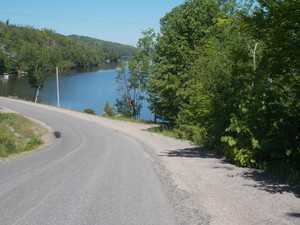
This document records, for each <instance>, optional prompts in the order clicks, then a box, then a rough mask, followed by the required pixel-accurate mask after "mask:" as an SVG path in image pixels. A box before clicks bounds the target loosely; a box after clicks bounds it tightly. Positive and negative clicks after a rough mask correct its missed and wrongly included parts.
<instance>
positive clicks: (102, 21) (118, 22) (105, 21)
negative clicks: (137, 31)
mask: <svg viewBox="0 0 300 225" xmlns="http://www.w3.org/2000/svg"><path fill="white" fill-rule="evenodd" d="M0 14H4V15H14V16H26V17H36V18H46V19H59V20H73V21H81V22H98V23H111V24H127V25H142V26H156V25H158V24H151V23H137V22H130V21H112V20H99V19H83V18H70V17H57V16H41V15H32V14H21V13H10V12H0Z"/></svg>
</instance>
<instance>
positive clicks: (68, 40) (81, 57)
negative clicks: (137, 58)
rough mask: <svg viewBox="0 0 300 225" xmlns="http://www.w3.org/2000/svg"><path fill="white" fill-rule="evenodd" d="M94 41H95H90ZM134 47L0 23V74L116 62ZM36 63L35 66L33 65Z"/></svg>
mask: <svg viewBox="0 0 300 225" xmlns="http://www.w3.org/2000/svg"><path fill="white" fill-rule="evenodd" d="M92 43H96V44H92ZM133 49H134V47H131V46H126V45H121V44H117V43H112V42H107V41H100V40H97V39H92V38H86V37H80V36H75V35H72V36H70V37H66V36H64V35H60V34H57V33H55V32H54V31H52V30H47V29H42V30H38V29H34V28H32V27H29V26H26V27H23V26H16V25H9V22H8V21H7V23H3V22H0V74H1V73H4V72H6V73H15V72H17V71H18V70H21V71H30V67H32V66H33V64H39V67H43V68H44V69H45V70H55V67H56V66H58V67H59V68H60V69H69V68H76V67H88V66H95V65H98V64H99V63H100V62H101V61H105V60H110V61H116V60H118V59H120V57H121V56H123V55H126V56H128V55H132V54H133ZM36 66H37V65H36Z"/></svg>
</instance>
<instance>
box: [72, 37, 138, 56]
mask: <svg viewBox="0 0 300 225" xmlns="http://www.w3.org/2000/svg"><path fill="white" fill-rule="evenodd" d="M69 37H70V38H72V39H73V40H75V41H76V42H77V44H79V45H82V46H85V47H86V48H92V49H98V50H99V51H103V54H104V58H105V59H120V58H121V56H133V55H134V49H135V48H134V47H132V46H130V45H123V44H119V43H115V42H110V41H102V40H99V39H95V38H90V37H85V36H78V35H70V36H69Z"/></svg>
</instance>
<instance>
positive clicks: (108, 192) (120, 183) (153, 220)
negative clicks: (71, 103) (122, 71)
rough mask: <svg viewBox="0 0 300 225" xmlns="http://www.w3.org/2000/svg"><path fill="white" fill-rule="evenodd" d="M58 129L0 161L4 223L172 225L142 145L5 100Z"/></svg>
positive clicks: (75, 119)
mask: <svg viewBox="0 0 300 225" xmlns="http://www.w3.org/2000/svg"><path fill="white" fill-rule="evenodd" d="M1 106H2V107H5V108H9V109H12V110H14V111H16V112H19V113H21V114H24V115H26V116H29V117H31V118H34V119H37V120H40V121H42V122H44V123H46V124H47V125H49V126H50V127H52V128H53V129H54V130H55V131H57V132H59V134H60V135H57V136H58V137H59V138H58V139H57V141H56V142H55V143H54V144H53V145H51V146H50V147H48V148H47V149H45V150H42V151H38V152H35V153H32V154H29V155H27V156H23V157H19V158H16V159H14V160H11V161H9V162H5V163H3V164H0V178H1V179H0V224H1V225H5V224H31V225H33V224H37V225H40V224H43V225H45V224H175V223H176V222H175V216H174V212H173V209H172V207H171V206H170V204H169V203H168V200H167V197H166V196H165V194H164V191H163V189H162V187H161V185H160V182H159V180H158V178H157V176H156V174H155V172H154V169H153V167H152V164H151V162H150V160H149V158H148V156H147V154H146V153H145V152H144V151H143V148H142V146H141V145H140V144H138V143H137V142H135V141H134V140H133V139H130V138H128V137H126V136H124V135H121V134H120V133H118V132H115V131H113V130H111V129H107V128H105V127H103V126H100V125H99V124H95V123H92V122H90V121H87V120H84V119H81V118H78V117H73V116H70V115H66V114H64V113H61V112H59V110H55V111H52V110H47V109H44V108H43V107H40V106H38V105H33V104H28V103H25V102H22V101H11V100H8V99H5V98H0V107H1Z"/></svg>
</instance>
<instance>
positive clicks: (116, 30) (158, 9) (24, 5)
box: [0, 0, 184, 46]
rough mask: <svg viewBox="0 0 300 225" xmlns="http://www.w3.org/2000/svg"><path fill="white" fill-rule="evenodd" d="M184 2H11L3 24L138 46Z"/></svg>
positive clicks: (0, 14) (1, 12)
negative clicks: (147, 32) (143, 33)
mask: <svg viewBox="0 0 300 225" xmlns="http://www.w3.org/2000/svg"><path fill="white" fill-rule="evenodd" d="M182 3H184V0H123V1H122V0H107V1H103V0H98V1H97V0H81V1H79V0H51V1H49V0H48V1H46V0H11V1H4V0H2V2H1V8H0V20H1V21H3V22H5V21H6V20H7V19H10V24H18V25H30V26H33V27H35V28H38V29H41V28H48V29H52V30H54V31H56V32H57V33H60V34H64V35H70V34H78V35H84V36H89V37H94V38H98V39H102V40H107V41H113V42H118V43H122V44H129V45H133V46H136V44H137V41H138V39H139V38H140V37H141V31H142V30H145V29H148V28H149V27H151V28H153V29H154V30H155V31H156V32H159V19H160V18H161V17H163V16H164V15H165V14H166V13H167V12H169V11H171V10H172V9H173V8H174V7H176V6H178V5H180V4H182Z"/></svg>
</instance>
